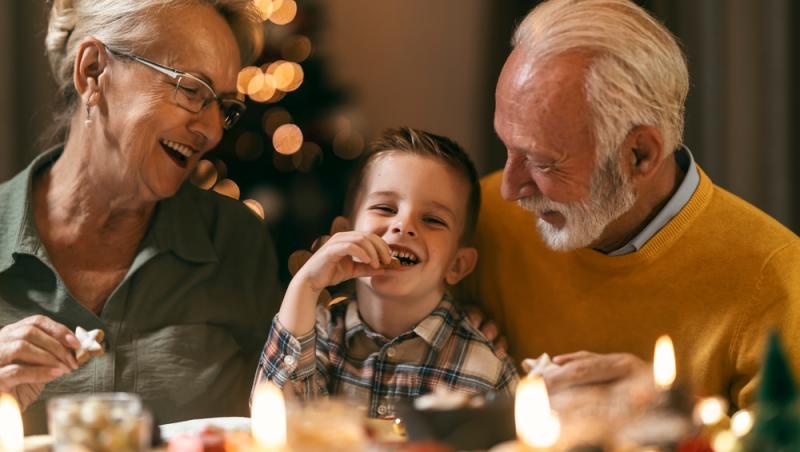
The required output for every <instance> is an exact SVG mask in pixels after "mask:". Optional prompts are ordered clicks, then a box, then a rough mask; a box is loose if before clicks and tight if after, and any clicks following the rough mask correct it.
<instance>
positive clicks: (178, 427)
mask: <svg viewBox="0 0 800 452" xmlns="http://www.w3.org/2000/svg"><path fill="white" fill-rule="evenodd" d="M207 426H212V427H217V428H221V429H223V430H225V431H226V432H249V431H250V418H249V417H210V418H206V419H191V420H188V421H183V422H173V423H172V424H164V425H162V426H161V437H162V438H163V439H164V441H169V440H170V439H172V438H174V437H175V436H178V435H180V434H182V433H189V434H193V433H197V432H199V431H201V430H203V429H204V428H205V427H207Z"/></svg>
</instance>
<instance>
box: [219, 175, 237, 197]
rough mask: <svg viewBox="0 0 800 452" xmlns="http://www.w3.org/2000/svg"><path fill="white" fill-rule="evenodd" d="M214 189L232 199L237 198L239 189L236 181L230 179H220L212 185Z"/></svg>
mask: <svg viewBox="0 0 800 452" xmlns="http://www.w3.org/2000/svg"><path fill="white" fill-rule="evenodd" d="M214 191H215V192H217V193H219V194H221V195H224V196H227V197H229V198H233V199H239V195H240V193H241V192H240V191H239V186H238V185H236V182H234V181H232V180H230V179H222V180H221V181H219V182H217V185H215V186H214Z"/></svg>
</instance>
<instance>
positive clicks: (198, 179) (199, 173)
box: [189, 159, 217, 190]
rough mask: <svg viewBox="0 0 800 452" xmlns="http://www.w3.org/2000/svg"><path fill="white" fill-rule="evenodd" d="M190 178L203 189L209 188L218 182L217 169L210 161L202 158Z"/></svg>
mask: <svg viewBox="0 0 800 452" xmlns="http://www.w3.org/2000/svg"><path fill="white" fill-rule="evenodd" d="M189 180H190V181H191V182H192V183H193V184H195V185H197V186H198V187H200V188H202V189H203V190H208V189H210V188H211V187H213V186H214V184H215V183H217V169H216V168H215V167H214V164H213V163H211V162H210V161H208V160H205V159H203V160H200V161H199V162H197V166H196V167H195V168H194V171H192V174H191V175H190V176H189Z"/></svg>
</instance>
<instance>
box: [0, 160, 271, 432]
mask: <svg viewBox="0 0 800 452" xmlns="http://www.w3.org/2000/svg"><path fill="white" fill-rule="evenodd" d="M61 150H62V149H61V148H58V149H54V150H51V151H48V152H46V153H44V154H42V155H41V156H39V157H37V158H36V159H35V160H34V161H33V163H31V165H30V166H29V167H28V168H27V169H25V170H24V171H23V172H21V173H20V174H18V175H17V176H16V177H14V178H13V179H11V180H10V181H8V182H5V183H3V184H0V327H2V326H5V325H7V324H10V323H13V322H16V321H17V320H20V319H22V318H25V317H28V316H30V315H34V314H42V315H46V316H48V317H50V318H52V319H54V320H56V321H58V322H60V323H63V324H64V325H66V326H67V327H69V328H70V329H73V330H74V329H75V327H76V326H82V327H83V328H86V329H93V328H101V329H103V330H104V331H105V333H106V350H107V351H106V354H105V355H104V356H102V357H99V358H94V359H92V360H91V361H90V362H89V363H87V364H86V365H84V366H83V367H81V368H80V369H78V370H77V371H75V372H72V373H71V374H68V375H65V376H63V377H61V378H59V379H57V380H55V381H54V382H52V383H50V384H48V385H47V386H46V387H45V390H44V392H43V394H42V396H41V398H40V399H39V400H38V401H37V402H35V403H34V404H32V405H31V406H30V407H29V408H28V409H27V410H26V412H25V414H24V418H25V428H26V430H25V432H26V434H35V433H41V432H44V431H45V429H46V415H45V401H46V399H48V398H50V397H53V396H56V395H59V394H71V393H80V392H113V391H125V392H135V393H137V394H139V395H140V396H141V397H142V398H143V399H144V400H145V402H146V403H147V404H148V405H149V407H150V408H151V410H152V411H153V412H154V415H155V418H156V421H157V422H158V423H168V422H175V421H180V420H185V419H191V418H201V417H212V416H247V415H248V412H249V410H248V405H247V403H248V397H249V391H250V387H251V383H252V380H253V376H254V374H255V370H256V365H257V364H258V358H259V354H260V351H261V348H262V346H263V345H264V342H265V339H266V336H267V333H268V331H269V326H270V322H271V320H272V317H273V316H274V315H275V313H276V312H277V310H278V307H279V306H280V300H281V299H280V290H279V287H278V283H277V268H276V262H275V253H274V249H273V245H272V241H271V239H270V236H269V233H268V232H267V229H266V227H265V226H264V224H263V223H262V222H261V221H260V220H259V219H258V218H257V217H256V216H255V215H253V214H251V213H250V211H249V209H248V208H247V207H245V206H243V205H242V203H240V202H238V201H235V200H233V199H230V198H226V197H224V196H220V195H218V194H216V193H214V192H208V191H204V190H201V189H199V188H197V187H194V186H193V185H191V184H189V183H187V184H184V186H183V187H182V188H181V189H180V190H179V192H178V193H177V194H176V195H175V196H174V197H172V198H169V199H166V200H163V201H161V202H159V203H158V206H157V208H156V212H155V214H154V216H153V220H152V224H151V226H150V229H149V230H148V232H147V233H146V235H145V237H144V239H143V240H142V243H141V245H140V248H139V251H138V253H137V255H136V257H135V258H134V260H133V264H132V265H131V267H130V269H129V270H128V273H127V275H126V276H125V278H124V279H123V280H122V282H121V283H120V285H119V286H118V287H117V288H116V289H115V290H114V292H113V293H112V294H111V297H110V298H109V299H108V301H107V302H106V304H105V306H104V307H103V311H102V312H101V314H100V315H99V316H97V315H95V314H94V313H92V312H91V311H89V310H87V309H86V308H84V307H83V306H82V305H81V304H79V303H78V302H77V301H76V300H75V299H74V298H73V297H72V295H70V293H69V291H68V290H67V288H66V287H65V285H64V282H63V281H62V279H61V278H60V277H59V275H58V273H57V272H56V271H55V270H54V268H53V266H52V264H51V262H50V259H49V258H48V256H47V252H46V250H45V248H44V246H43V245H42V243H41V240H40V238H39V234H38V232H37V230H36V225H35V222H34V219H33V215H32V201H31V182H32V179H33V175H34V174H36V173H37V171H40V170H42V169H43V168H45V167H47V165H50V164H51V163H52V162H53V161H55V160H56V159H57V158H58V157H59V155H60V153H61Z"/></svg>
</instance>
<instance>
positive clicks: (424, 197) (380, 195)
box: [353, 152, 474, 298]
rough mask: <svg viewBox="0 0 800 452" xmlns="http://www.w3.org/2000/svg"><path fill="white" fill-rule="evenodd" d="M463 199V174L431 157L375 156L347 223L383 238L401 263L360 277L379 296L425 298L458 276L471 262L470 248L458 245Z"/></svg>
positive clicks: (464, 212)
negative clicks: (376, 273)
mask: <svg viewBox="0 0 800 452" xmlns="http://www.w3.org/2000/svg"><path fill="white" fill-rule="evenodd" d="M468 197H469V185H468V183H467V181H466V180H465V178H464V177H463V176H461V175H459V174H458V172H457V171H456V170H454V169H452V168H450V167H448V166H447V165H445V164H444V163H442V162H440V161H438V160H436V159H434V158H432V157H427V156H422V155H415V154H411V153H400V152H387V153H385V154H382V155H380V156H377V157H376V158H375V160H373V161H372V162H371V163H370V165H369V168H368V169H367V171H366V175H365V178H364V180H363V182H362V185H361V190H360V192H359V195H358V199H357V204H356V206H355V210H354V213H353V215H354V219H353V226H354V229H355V230H356V231H363V232H371V233H374V234H376V235H377V236H379V237H381V238H383V240H385V241H386V243H388V244H389V247H390V248H391V249H392V255H393V256H396V257H397V258H399V260H400V262H401V263H402V264H403V265H402V266H400V268H397V269H388V270H386V273H384V274H383V275H381V276H375V277H371V278H364V279H363V281H364V282H366V283H367V284H368V285H369V286H370V287H371V288H372V290H374V291H375V292H376V294H378V295H379V296H384V297H390V298H395V297H401V298H406V297H409V298H417V297H419V298H427V297H428V296H430V295H431V294H432V293H434V292H440V293H442V294H443V293H444V290H445V287H446V283H447V284H455V283H457V282H458V281H459V280H461V279H462V278H463V277H464V276H466V274H468V273H469V271H471V269H472V267H473V266H474V262H470V258H469V257H468V256H464V254H465V253H467V254H469V253H470V252H474V250H470V251H467V250H468V249H467V248H462V247H461V246H460V239H461V235H462V234H463V232H464V222H465V219H466V216H467V199H468ZM465 261H466V262H465ZM472 261H474V259H472Z"/></svg>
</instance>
